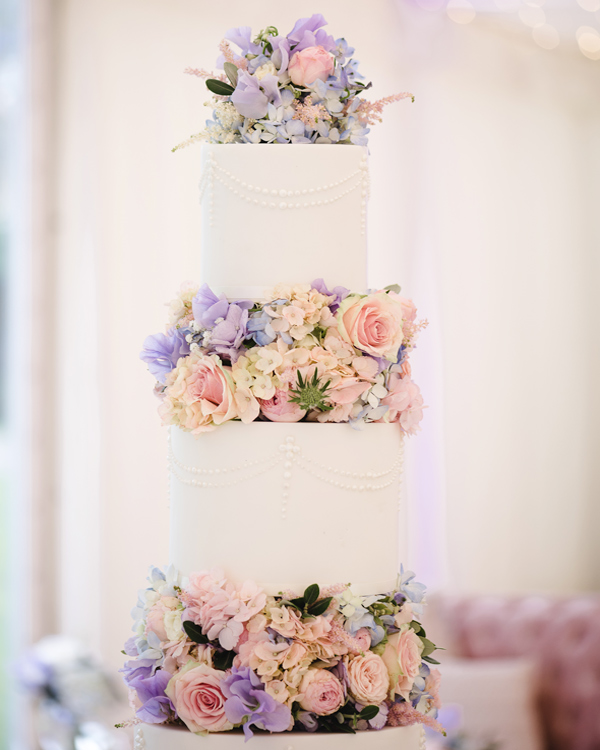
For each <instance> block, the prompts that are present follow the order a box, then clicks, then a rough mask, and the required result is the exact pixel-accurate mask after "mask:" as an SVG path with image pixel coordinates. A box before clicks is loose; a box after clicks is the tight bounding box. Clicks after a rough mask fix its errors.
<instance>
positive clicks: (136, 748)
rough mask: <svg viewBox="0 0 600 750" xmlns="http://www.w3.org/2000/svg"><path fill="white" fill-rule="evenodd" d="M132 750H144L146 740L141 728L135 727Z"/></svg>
mask: <svg viewBox="0 0 600 750" xmlns="http://www.w3.org/2000/svg"><path fill="white" fill-rule="evenodd" d="M133 750H146V740H145V739H144V732H143V730H142V728H141V727H136V728H135V731H134V733H133Z"/></svg>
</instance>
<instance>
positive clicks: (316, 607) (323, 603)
mask: <svg viewBox="0 0 600 750" xmlns="http://www.w3.org/2000/svg"><path fill="white" fill-rule="evenodd" d="M320 594H321V589H320V588H319V585H318V584H316V583H311V585H310V586H307V587H306V589H304V594H303V595H302V596H299V597H298V598H297V599H282V601H281V603H282V604H284V605H285V606H287V607H293V608H294V609H297V610H298V612H300V613H301V614H302V615H305V616H307V617H318V616H319V615H322V614H323V613H324V612H326V611H327V609H328V607H329V605H330V604H331V600H332V599H333V597H332V596H327V597H325V599H319V596H320Z"/></svg>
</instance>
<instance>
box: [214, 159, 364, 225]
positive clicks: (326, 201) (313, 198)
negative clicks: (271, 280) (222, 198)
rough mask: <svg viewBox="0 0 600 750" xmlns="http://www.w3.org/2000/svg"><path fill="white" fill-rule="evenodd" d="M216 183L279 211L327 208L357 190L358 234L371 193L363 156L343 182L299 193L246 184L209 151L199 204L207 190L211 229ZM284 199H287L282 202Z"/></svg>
mask: <svg viewBox="0 0 600 750" xmlns="http://www.w3.org/2000/svg"><path fill="white" fill-rule="evenodd" d="M353 179H354V180H355V181H354V183H353V184H351V185H350V186H349V187H348V188H347V189H346V190H342V191H341V192H337V193H336V194H335V195H331V191H334V190H337V189H339V188H341V187H343V186H344V185H347V184H348V183H349V182H351V181H352V180H353ZM215 181H216V182H218V183H220V184H221V185H223V187H224V188H225V189H226V190H228V191H229V192H230V193H232V194H233V195H234V196H236V197H238V198H240V200H244V201H246V202H247V203H251V204H253V205H255V206H257V207H261V208H270V209H272V208H275V209H280V210H288V209H300V208H316V207H320V206H327V205H330V204H331V203H335V202H336V201H338V200H340V199H342V198H344V197H345V196H346V195H350V193H352V192H354V191H355V190H357V189H358V188H360V189H361V211H360V214H361V218H360V228H361V234H363V235H364V234H365V229H366V215H367V199H368V197H369V193H370V179H369V167H368V162H367V157H366V155H365V156H363V157H362V159H361V163H360V167H359V168H358V169H357V170H356V171H355V172H352V173H351V174H349V175H347V176H346V177H344V178H343V179H341V180H337V181H335V182H331V183H329V184H327V185H317V186H316V187H311V188H304V189H301V190H299V189H290V188H284V187H278V188H277V187H272V188H267V187H261V186H260V185H253V184H252V183H248V182H245V181H244V180H242V179H241V178H240V177H237V176H236V175H234V174H233V173H232V172H230V171H229V170H227V169H224V168H223V167H221V166H220V165H219V164H218V162H217V160H216V158H215V155H214V153H213V152H212V151H211V152H209V155H208V165H207V168H206V171H205V172H204V173H203V174H202V178H201V180H200V202H202V200H203V199H204V195H205V193H206V190H207V188H208V191H209V205H208V215H209V224H210V226H211V227H212V226H214V183H215ZM259 196H260V197H259ZM317 196H318V197H317ZM283 198H285V199H289V200H281V199H283ZM298 199H300V200H298Z"/></svg>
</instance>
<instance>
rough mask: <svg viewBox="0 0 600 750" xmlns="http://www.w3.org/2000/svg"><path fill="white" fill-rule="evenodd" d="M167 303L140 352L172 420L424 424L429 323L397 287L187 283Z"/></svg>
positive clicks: (412, 427)
mask: <svg viewBox="0 0 600 750" xmlns="http://www.w3.org/2000/svg"><path fill="white" fill-rule="evenodd" d="M170 310H171V316H170V320H169V323H168V325H167V328H166V332H165V333H158V334H155V335H152V336H148V337H147V338H146V340H145V341H144V349H143V351H142V353H141V354H140V357H141V359H142V360H144V362H146V363H147V364H148V369H149V370H150V372H151V373H152V375H154V377H155V378H156V379H157V381H158V382H157V384H156V388H155V392H156V393H157V395H158V396H159V397H160V399H161V404H160V407H159V413H160V415H161V417H162V420H163V423H164V424H165V425H175V426H178V427H180V428H181V429H183V430H185V431H188V432H192V433H194V434H199V433H201V432H206V431H209V430H212V429H214V428H215V427H217V426H218V425H221V424H223V423H224V422H228V421H230V420H241V421H242V422H243V423H245V424H249V423H250V422H253V421H254V420H256V419H261V420H266V421H272V422H298V421H301V420H304V421H310V422H350V424H351V425H352V426H353V427H361V426H362V425H364V424H365V423H368V422H398V424H399V425H400V428H401V429H402V431H403V432H404V433H406V434H409V435H412V434H414V433H415V432H416V431H417V430H418V428H419V423H420V421H421V419H422V417H423V409H424V408H425V407H424V405H423V397H422V396H421V392H420V390H419V387H418V385H417V384H416V383H415V382H414V381H413V380H412V379H411V367H410V363H409V355H410V353H411V352H412V350H413V348H414V347H415V341H416V338H417V334H418V333H419V331H420V330H422V329H423V328H424V327H425V326H426V325H427V321H417V320H416V315H417V310H416V307H415V305H414V304H413V302H412V300H410V299H407V298H405V297H402V296H401V295H400V287H398V286H396V285H392V286H388V287H385V288H384V289H381V290H375V291H370V292H368V293H366V294H360V293H357V292H351V291H350V290H348V289H346V288H344V287H341V286H337V287H334V288H333V289H331V290H330V289H328V288H327V286H326V284H325V282H324V281H323V279H316V280H315V281H313V282H312V284H297V285H295V286H290V285H286V284H279V285H278V286H276V287H275V288H274V289H273V290H271V291H270V292H268V293H267V295H266V297H265V299H264V301H260V302H256V301H253V300H248V299H243V300H228V299H227V297H225V296H224V295H221V296H217V295H216V294H214V292H213V291H212V290H211V289H210V287H209V286H208V285H207V284H203V285H202V286H198V285H196V284H193V283H191V282H188V283H186V284H184V285H183V286H182V287H181V291H180V293H179V296H178V297H176V298H175V299H174V300H172V302H171V303H170Z"/></svg>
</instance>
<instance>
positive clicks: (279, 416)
mask: <svg viewBox="0 0 600 750" xmlns="http://www.w3.org/2000/svg"><path fill="white" fill-rule="evenodd" d="M258 401H259V403H260V410H261V412H262V413H263V414H264V415H265V417H266V418H267V419H270V420H271V422H299V421H300V420H301V419H302V418H303V417H304V415H305V414H306V411H305V410H304V409H301V408H300V407H299V406H298V404H295V403H293V402H292V401H288V392H287V391H284V390H282V389H280V388H278V389H277V390H276V391H275V395H274V396H273V398H270V399H268V400H263V399H258Z"/></svg>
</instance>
